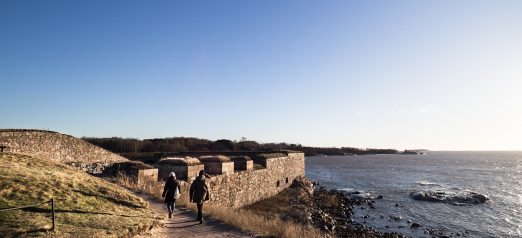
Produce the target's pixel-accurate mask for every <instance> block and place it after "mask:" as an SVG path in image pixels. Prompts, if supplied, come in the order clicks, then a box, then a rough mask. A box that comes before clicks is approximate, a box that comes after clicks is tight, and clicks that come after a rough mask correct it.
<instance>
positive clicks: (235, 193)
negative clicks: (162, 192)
mask: <svg viewBox="0 0 522 238" xmlns="http://www.w3.org/2000/svg"><path fill="white" fill-rule="evenodd" d="M304 160H305V158H304V153H288V156H285V157H281V158H270V159H266V164H267V167H266V169H258V170H253V171H241V172H236V173H233V174H229V175H217V176H212V177H211V178H209V179H208V183H207V184H208V185H209V187H210V195H211V196H210V201H209V202H208V203H210V204H213V205H219V206H226V207H242V206H246V205H249V204H252V203H255V202H257V201H260V200H263V199H266V198H269V197H272V196H274V195H276V194H277V193H279V192H281V191H282V190H283V189H285V188H288V187H289V186H290V185H291V184H292V182H293V181H294V179H295V178H297V177H300V176H304V171H305V167H304V166H305V163H304ZM181 184H182V186H181V188H182V189H181V196H183V198H182V199H188V192H189V187H190V184H191V182H182V183H181Z"/></svg>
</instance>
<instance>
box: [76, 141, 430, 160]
mask: <svg viewBox="0 0 522 238" xmlns="http://www.w3.org/2000/svg"><path fill="white" fill-rule="evenodd" d="M82 139H83V140H86V141H88V142H90V143H92V144H95V145H97V146H100V147H102V148H104V149H107V150H109V151H112V152H115V153H151V152H186V151H209V152H231V151H280V150H291V151H302V152H304V153H305V155H306V156H316V155H327V156H330V155H367V154H410V153H415V154H421V153H420V152H424V151H426V150H406V151H404V152H401V151H398V150H396V149H373V148H364V149H363V148H353V147H340V148H339V147H311V146H302V145H301V144H288V143H259V142H256V141H252V140H246V139H245V138H243V139H241V140H239V141H232V140H226V139H221V140H216V141H212V140H207V139H200V138H192V137H172V138H161V139H145V140H139V139H134V138H120V137H111V138H93V137H83V138H82Z"/></svg>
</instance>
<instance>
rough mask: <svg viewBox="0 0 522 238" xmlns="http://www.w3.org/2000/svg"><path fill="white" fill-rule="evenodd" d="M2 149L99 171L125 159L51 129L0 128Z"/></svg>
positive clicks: (89, 170)
mask: <svg viewBox="0 0 522 238" xmlns="http://www.w3.org/2000/svg"><path fill="white" fill-rule="evenodd" d="M0 146H5V149H4V151H6V152H13V153H20V154H27V155H31V156H36V157H40V158H44V159H49V160H54V161H56V162H60V163H64V164H69V165H73V166H75V167H78V168H80V169H82V170H84V171H87V172H90V173H100V172H101V171H103V169H104V168H105V167H107V166H109V165H111V164H112V163H114V162H119V161H127V159H126V158H123V157H121V156H119V155H116V154H114V153H111V152H109V151H107V150H104V149H102V148H100V147H97V146H95V145H93V144H90V143H88V142H86V141H84V140H81V139H77V138H75V137H73V136H70V135H65V134H61V133H57V132H53V131H43V130H17V129H0Z"/></svg>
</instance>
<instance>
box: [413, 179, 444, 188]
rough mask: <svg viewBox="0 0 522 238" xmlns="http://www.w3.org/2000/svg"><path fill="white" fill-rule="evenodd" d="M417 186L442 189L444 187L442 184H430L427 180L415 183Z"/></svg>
mask: <svg viewBox="0 0 522 238" xmlns="http://www.w3.org/2000/svg"><path fill="white" fill-rule="evenodd" d="M417 184H418V185H421V186H436V187H444V185H442V184H438V183H435V182H430V181H428V180H421V181H418V182H417Z"/></svg>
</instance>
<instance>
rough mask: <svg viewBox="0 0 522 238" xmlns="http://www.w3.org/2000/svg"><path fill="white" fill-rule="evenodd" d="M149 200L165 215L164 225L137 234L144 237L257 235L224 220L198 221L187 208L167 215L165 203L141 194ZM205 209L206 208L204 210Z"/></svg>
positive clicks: (157, 210)
mask: <svg viewBox="0 0 522 238" xmlns="http://www.w3.org/2000/svg"><path fill="white" fill-rule="evenodd" d="M139 196H140V197H142V198H143V199H145V200H146V201H148V202H149V207H150V208H151V209H152V210H153V211H154V212H155V213H157V214H159V215H160V216H162V217H164V219H163V227H157V228H154V229H152V230H151V231H150V232H148V233H147V234H143V235H140V236H136V237H138V238H143V237H158V238H164V237H209V238H210V237H211V238H218V237H255V235H253V234H249V233H246V232H244V231H241V230H239V229H237V228H236V227H233V226H230V225H227V224H224V223H222V222H219V221H216V220H212V219H207V220H205V222H204V223H203V224H199V222H198V221H196V218H197V214H195V213H194V212H192V211H189V210H185V209H178V208H176V209H175V211H174V214H173V216H172V218H168V216H167V208H166V207H165V204H164V203H160V202H157V201H156V200H154V199H153V198H151V197H146V196H144V195H139ZM203 211H204V210H203ZM205 218H206V217H205Z"/></svg>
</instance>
